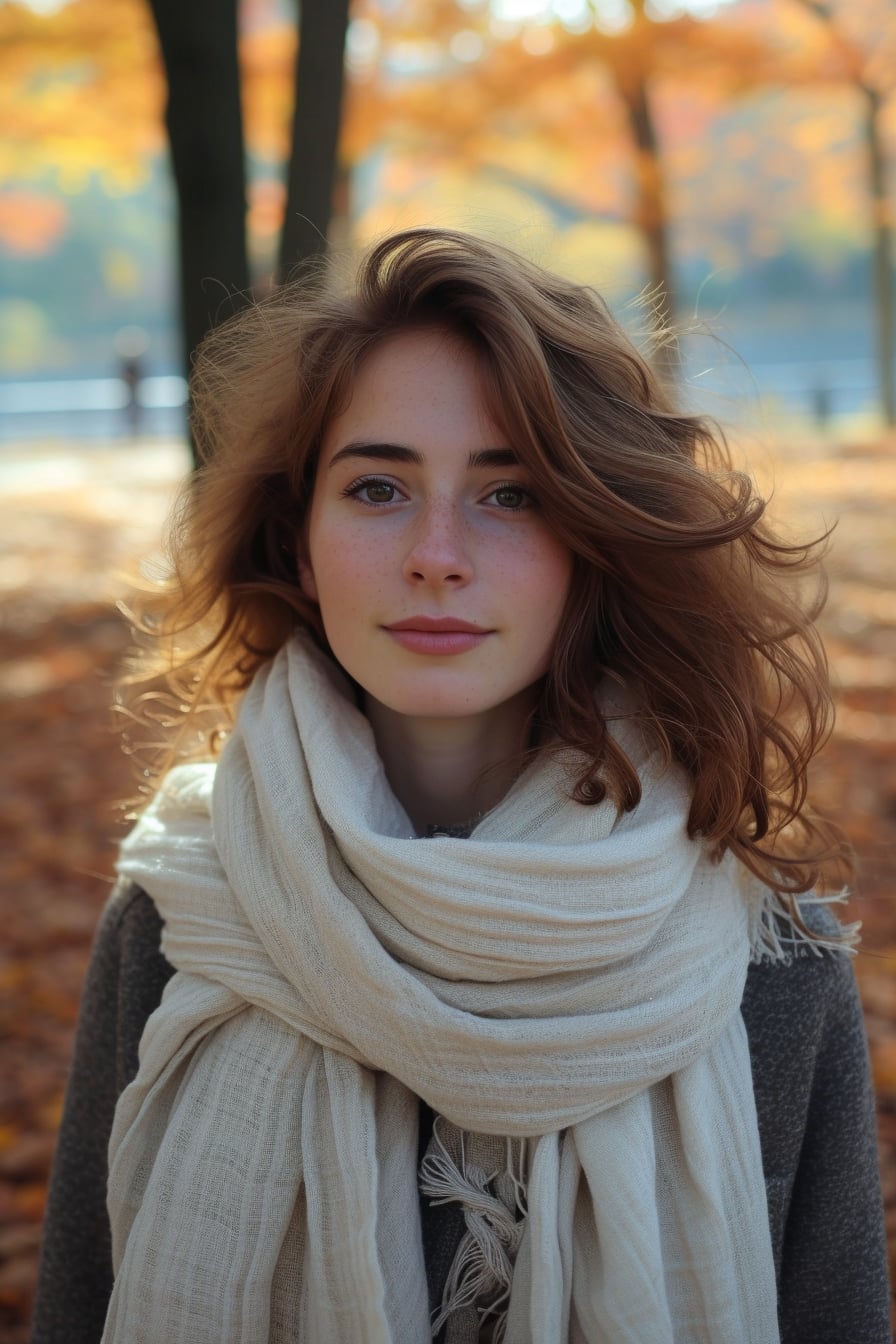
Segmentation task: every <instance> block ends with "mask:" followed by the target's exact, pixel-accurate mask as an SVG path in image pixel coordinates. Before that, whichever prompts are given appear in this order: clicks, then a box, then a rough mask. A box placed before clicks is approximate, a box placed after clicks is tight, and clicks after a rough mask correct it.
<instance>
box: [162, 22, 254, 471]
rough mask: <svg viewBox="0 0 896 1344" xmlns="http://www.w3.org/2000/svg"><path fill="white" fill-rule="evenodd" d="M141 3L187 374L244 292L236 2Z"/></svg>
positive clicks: (246, 278) (246, 272) (246, 277)
mask: <svg viewBox="0 0 896 1344" xmlns="http://www.w3.org/2000/svg"><path fill="white" fill-rule="evenodd" d="M150 4H151V8H152V13H153V17H154V19H155V23H156V29H157V31H158V36H159V45H160V47H161V52H162V60H163V63H164V66H165V74H166V76H167V80H168V104H167V109H166V126H167V129H168V139H169V143H170V146H171V162H172V168H173V171H174V181H175V184H176V187H177V198H178V236H179V251H180V288H181V313H182V324H183V342H184V362H185V367H186V369H187V371H188V372H189V369H190V368H191V365H192V358H193V354H194V352H195V350H196V347H197V346H198V344H199V342H200V341H201V340H202V337H203V336H204V335H205V334H206V332H207V331H209V330H210V329H211V328H212V327H213V326H215V325H217V323H219V322H220V321H222V319H223V318H225V317H227V316H229V315H230V313H232V312H234V311H235V310H236V309H237V308H239V307H240V306H241V305H242V304H243V303H244V302H245V301H246V299H247V296H248V289H249V266H248V260H247V251H246V178H245V166H244V158H243V119H242V109H241V104H240V81H239V63H238V55H237V0H150ZM191 446H192V444H191Z"/></svg>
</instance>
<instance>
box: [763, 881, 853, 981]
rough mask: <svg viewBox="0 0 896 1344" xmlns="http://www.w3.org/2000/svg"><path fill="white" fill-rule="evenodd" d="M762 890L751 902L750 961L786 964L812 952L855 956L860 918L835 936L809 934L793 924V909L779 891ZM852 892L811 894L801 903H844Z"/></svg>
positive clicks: (813, 905) (814, 905)
mask: <svg viewBox="0 0 896 1344" xmlns="http://www.w3.org/2000/svg"><path fill="white" fill-rule="evenodd" d="M757 886H758V883H757ZM760 891H761V898H760V899H759V900H754V901H753V902H751V903H750V929H749V932H750V960H751V961H752V962H753V963H758V962H763V961H778V962H782V963H783V964H785V965H786V964H788V963H789V962H791V961H792V960H793V958H794V957H799V956H807V955H808V953H809V952H811V953H812V954H813V955H814V956H816V957H820V956H822V955H823V954H824V953H825V952H841V953H843V952H845V953H848V954H849V955H850V956H855V954H856V952H857V950H858V943H859V938H860V933H861V928H862V921H861V920H855V921H853V922H852V923H850V924H843V925H841V927H840V930H839V932H838V934H837V935H836V936H831V937H829V938H828V937H819V936H812V937H810V936H809V935H808V934H807V933H805V932H804V931H803V930H802V929H800V928H798V927H797V925H796V924H795V923H794V920H793V915H792V913H791V911H790V910H789V909H788V908H787V906H786V905H785V904H784V901H783V900H782V899H781V896H780V894H779V893H778V892H774V891H770V890H769V889H768V888H764V887H763V888H760ZM849 894H850V893H849V890H848V888H846V887H843V888H842V889H841V890H840V891H837V892H832V893H831V894H830V895H827V896H819V895H817V894H815V893H812V894H811V895H808V896H801V897H800V905H801V906H804V907H808V908H810V909H811V908H812V907H817V906H825V905H843V904H845V903H846V901H847V900H848V899H849Z"/></svg>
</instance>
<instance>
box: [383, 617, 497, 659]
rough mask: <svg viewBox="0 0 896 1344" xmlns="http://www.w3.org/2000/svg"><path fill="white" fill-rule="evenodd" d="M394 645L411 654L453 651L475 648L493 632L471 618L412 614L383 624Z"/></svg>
mask: <svg viewBox="0 0 896 1344" xmlns="http://www.w3.org/2000/svg"><path fill="white" fill-rule="evenodd" d="M383 629H384V630H385V631H386V633H387V634H388V635H391V636H392V638H393V639H394V640H395V642H396V643H397V644H400V645H401V647H402V648H403V649H408V650H409V651H410V652H411V653H428V654H437V655H438V654H441V655H445V654H453V653H466V652H467V651H468V650H469V649H475V648H476V646H477V645H478V644H482V643H483V641H484V640H486V639H488V637H489V635H490V634H492V631H491V630H487V629H485V628H483V627H482V626H478V625H473V624H472V623H471V622H470V621H456V620H451V619H450V618H445V617H430V616H412V617H410V618H409V619H408V620H404V621H396V622H395V624H394V625H386V626H384V627H383Z"/></svg>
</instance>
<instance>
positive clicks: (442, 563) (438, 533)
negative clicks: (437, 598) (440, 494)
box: [403, 503, 473, 585]
mask: <svg viewBox="0 0 896 1344" xmlns="http://www.w3.org/2000/svg"><path fill="white" fill-rule="evenodd" d="M469 542H470V538H469V536H467V535H466V528H465V526H464V520H463V517H462V515H461V511H460V510H459V509H458V508H457V507H455V506H454V505H453V504H450V505H449V504H444V503H443V504H436V505H433V506H431V507H430V508H427V509H424V510H423V511H422V513H421V514H420V515H419V516H418V517H417V519H416V520H415V521H414V524H413V528H412V532H411V536H410V538H409V545H408V549H407V553H406V555H405V561H404V566H403V570H404V575H405V577H406V578H408V579H410V580H411V581H412V582H414V583H421V582H422V583H450V584H454V585H461V584H464V583H469V581H470V579H471V578H472V577H473V563H472V557H471V555H470V545H469Z"/></svg>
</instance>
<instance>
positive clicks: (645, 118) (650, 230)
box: [616, 0, 679, 381]
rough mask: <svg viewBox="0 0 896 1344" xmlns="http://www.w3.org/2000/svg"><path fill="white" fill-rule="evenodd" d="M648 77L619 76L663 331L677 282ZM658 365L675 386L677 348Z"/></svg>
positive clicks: (637, 4) (640, 18)
mask: <svg viewBox="0 0 896 1344" xmlns="http://www.w3.org/2000/svg"><path fill="white" fill-rule="evenodd" d="M632 8H633V9H634V11H635V17H634V25H635V28H636V29H637V28H640V29H641V30H642V37H643V38H644V39H645V40H646V39H647V37H648V36H649V33H648V31H647V30H648V29H649V28H650V26H651V24H652V20H650V19H648V18H647V16H646V14H645V12H644V9H645V0H632ZM647 78H648V76H647V71H646V70H642V71H640V72H634V71H632V70H626V73H625V76H624V77H623V76H622V75H621V72H620V71H618V70H617V72H616V88H617V91H618V93H619V96H620V97H621V99H622V103H623V106H624V107H625V113H626V117H627V119H628V125H629V131H630V132H631V137H632V140H633V142H634V150H635V165H634V170H635V188H636V194H637V199H636V203H635V224H636V226H637V228H638V230H639V232H640V234H641V237H642V239H643V241H644V247H645V250H646V254H647V274H648V277H649V282H650V288H651V291H652V294H651V297H652V301H653V307H654V312H655V314H656V323H657V327H658V328H659V330H660V331H663V330H664V329H665V328H668V327H670V326H671V325H672V323H673V322H674V320H675V309H676V303H675V290H674V285H673V282H672V261H671V247H670V244H669V214H668V204H667V196H666V182H665V177H664V174H663V164H662V157H661V151H660V141H659V135H658V134H657V129H656V123H655V121H654V118H653V109H652V108H651V106H650V96H649V94H648V91H647ZM653 363H654V365H655V367H656V368H657V370H658V372H659V373H660V374H663V375H665V376H666V377H667V378H669V379H670V380H673V381H674V380H675V379H676V378H677V375H678V372H679V354H678V346H677V344H676V342H674V341H672V342H664V343H662V344H661V345H660V346H659V348H658V350H657V352H656V354H655V355H654V359H653Z"/></svg>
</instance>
